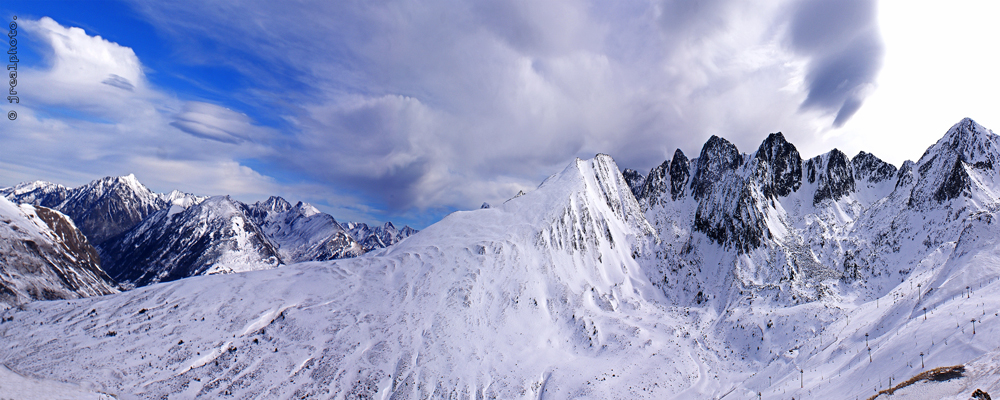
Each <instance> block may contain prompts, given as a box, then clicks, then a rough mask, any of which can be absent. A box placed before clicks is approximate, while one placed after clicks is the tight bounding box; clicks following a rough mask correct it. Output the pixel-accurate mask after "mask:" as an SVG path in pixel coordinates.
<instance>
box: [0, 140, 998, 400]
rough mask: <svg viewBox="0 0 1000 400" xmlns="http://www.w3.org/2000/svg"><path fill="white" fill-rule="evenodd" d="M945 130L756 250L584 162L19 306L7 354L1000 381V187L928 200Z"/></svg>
mask: <svg viewBox="0 0 1000 400" xmlns="http://www.w3.org/2000/svg"><path fill="white" fill-rule="evenodd" d="M963 123H965V121H963ZM974 128H975V127H974ZM973 130H976V129H973ZM987 133H988V134H989V135H992V133H989V132H980V133H979V134H987ZM989 141H993V139H989ZM980 142H982V141H980ZM982 143H985V142H982ZM939 144H940V142H939ZM959 147H960V146H959ZM950 148H953V147H950ZM977 148H983V147H982V146H980V147H977ZM934 149H935V148H934V147H933V146H932V149H929V150H928V154H925V155H924V157H922V158H921V161H919V162H918V163H915V164H911V166H910V168H909V169H908V170H906V171H901V172H900V174H899V175H900V177H901V178H900V179H899V180H898V182H893V181H894V180H890V181H888V183H884V184H886V185H894V186H892V188H891V189H890V188H888V187H887V186H883V185H881V184H879V185H874V186H872V185H866V186H865V187H864V188H863V189H859V190H857V191H855V193H853V194H849V195H848V196H845V197H842V198H839V199H836V200H832V199H828V200H824V201H822V202H820V203H818V204H813V197H812V194H813V193H815V190H816V188H815V184H810V183H808V182H803V184H802V187H801V188H799V189H798V190H797V191H796V192H794V193H792V194H790V195H789V196H787V197H783V198H780V199H776V200H775V201H774V202H773V203H771V202H767V203H765V202H758V203H755V204H757V206H759V207H761V208H760V209H759V210H760V211H761V215H763V217H764V221H765V223H766V227H767V229H768V230H769V231H770V232H772V233H773V234H772V235H771V236H768V237H767V239H766V240H765V242H764V243H763V245H762V246H761V247H759V248H756V249H753V250H752V251H749V252H744V253H741V252H738V251H736V250H735V249H732V248H729V249H727V248H724V247H722V246H719V245H718V244H716V243H713V242H711V241H710V240H708V238H707V237H706V236H705V235H704V234H701V233H699V232H692V231H691V226H692V223H691V221H692V220H693V218H694V217H693V214H694V212H695V210H696V209H697V208H698V206H699V204H698V203H697V202H696V201H695V200H693V199H692V198H690V197H684V198H682V199H679V200H677V201H670V202H667V203H665V204H661V205H656V206H653V207H648V206H643V205H641V204H639V203H637V202H636V200H635V198H634V197H633V196H632V195H631V192H630V191H629V188H628V186H627V184H626V183H625V181H624V179H623V178H622V175H621V174H620V173H619V172H618V171H619V169H618V167H617V166H616V165H615V164H614V161H613V160H611V158H610V157H608V156H605V155H598V156H597V157H596V158H594V159H592V160H587V161H584V160H576V161H575V162H573V163H571V165H570V166H568V167H567V168H566V169H565V170H564V171H562V172H561V173H559V174H556V175H554V176H552V177H550V178H549V179H547V180H546V181H545V182H544V183H543V184H542V185H541V186H540V187H539V188H538V189H537V190H534V191H532V192H530V193H527V194H524V195H521V196H518V197H515V198H513V199H511V200H509V201H507V202H505V203H504V204H503V205H502V206H498V207H493V208H488V209H480V210H476V211H467V212H456V213H453V214H451V215H449V216H448V217H446V218H445V219H444V220H442V221H441V222H439V223H437V224H435V225H433V226H431V227H429V228H427V229H425V230H424V231H421V232H420V233H418V234H416V235H413V236H411V237H409V238H408V239H407V240H404V241H402V242H400V243H398V244H396V245H394V246H392V247H389V248H386V249H382V250H377V251H374V252H371V253H368V254H366V255H364V256H361V257H358V258H352V259H345V260H338V261H331V262H308V263H300V264H294V265H289V266H285V267H281V268H276V269H271V270H264V271H254V272H247V273H241V274H232V275H212V276H196V277H192V278H187V279H182V280H179V281H175V282H170V283H164V284H155V285H151V286H147V287H143V288H139V289H136V290H133V291H129V292H125V293H120V294H115V295H109V296H103V297H93V298H85V299H77V300H71V301H49V302H34V303H30V304H27V305H25V306H23V307H22V308H21V309H11V310H8V311H7V312H5V313H4V314H2V315H0V316H2V317H4V322H3V323H0V335H2V336H3V337H4V338H5V342H4V344H3V345H2V346H0V364H2V365H5V366H6V367H7V368H9V369H10V370H11V371H14V372H16V373H18V374H20V375H21V376H24V377H26V378H28V379H35V380H44V381H46V382H51V381H59V382H66V383H68V384H72V385H79V386H80V387H86V388H88V390H92V391H95V392H102V393H108V394H111V395H114V396H118V397H132V396H135V397H141V398H152V397H155V398H159V397H162V396H164V395H168V396H170V397H171V398H174V397H176V398H192V397H204V398H216V397H222V396H233V397H236V398H255V397H265V398H293V397H294V398H300V397H306V398H338V399H339V398H378V399H399V398H421V399H422V398H470V399H471V398H496V399H508V398H556V399H562V398H600V399H634V398H649V399H692V398H726V399H753V398H758V395H759V396H760V397H761V398H792V397H794V398H862V399H864V398H868V397H871V396H873V395H875V394H877V392H878V391H879V390H883V389H886V388H887V387H889V380H890V379H891V380H892V384H893V385H895V384H896V383H898V382H902V381H905V380H906V379H908V378H910V377H911V376H914V375H916V374H918V373H920V372H922V371H924V370H927V369H930V368H935V367H941V366H951V365H965V366H966V374H965V376H964V377H962V378H958V379H954V380H950V381H945V382H919V383H917V384H915V385H913V386H910V387H908V388H906V389H903V390H901V391H899V392H897V393H896V396H898V397H899V398H928V396H930V397H933V398H955V399H967V398H968V397H969V396H970V395H971V392H972V391H973V390H975V389H976V388H979V389H982V390H985V391H987V392H990V393H991V394H993V395H996V394H997V393H1000V242H998V241H1000V224H998V223H1000V219H998V216H997V210H1000V206H998V204H997V202H996V200H995V199H996V196H994V195H993V194H992V193H995V192H996V188H997V187H996V186H994V185H993V181H992V180H991V179H987V178H983V177H984V176H985V177H989V176H991V175H989V172H988V171H986V168H981V167H977V168H976V170H974V171H972V172H971V173H969V175H970V176H971V177H972V180H971V182H972V184H971V185H970V189H968V190H966V191H964V192H963V195H961V196H958V197H957V198H954V199H951V200H947V201H936V200H932V199H928V198H919V199H917V200H918V201H917V202H916V203H917V204H918V206H912V207H911V206H908V204H913V203H914V202H911V199H912V198H913V197H914V196H915V195H919V194H921V193H930V192H928V191H927V190H925V189H924V188H925V187H929V186H926V183H922V180H924V179H939V178H940V177H939V176H937V175H934V171H929V170H925V171H919V170H918V169H917V168H918V167H917V166H919V165H923V164H925V163H932V161H929V160H930V159H931V157H934V156H935V155H939V156H940V155H942V154H944V155H947V156H950V157H951V156H953V155H952V154H951V153H948V151H949V150H945V149H941V150H940V152H938V151H937V150H934ZM961 154H964V153H960V155H959V156H958V157H959V158H960V157H962V155H961ZM977 157H979V156H977ZM925 158H926V159H925ZM982 159H983V158H982V157H979V158H971V160H972V161H975V160H982ZM951 160H955V158H954V157H952V158H951ZM949 162H950V161H949ZM970 162H971V161H970ZM692 164H694V163H693V162H692ZM998 167H1000V165H998ZM963 168H964V167H963ZM905 169H906V168H904V170H905ZM938 172H940V171H938ZM992 174H996V172H995V170H994V172H992ZM859 186H860V185H859ZM915 187H916V188H919V189H917V190H914V188H915ZM859 193H860V194H859ZM873 193H889V194H888V195H886V196H885V197H882V198H880V199H875V198H874V197H877V196H876V195H873ZM751 194H754V195H756V194H755V193H751ZM848 254H850V255H851V256H850V257H847V255H848ZM845 257H847V258H845ZM848 260H850V263H854V264H850V263H849V262H848ZM849 264H850V265H849ZM855 264H857V265H855ZM849 273H850V274H851V275H856V276H851V277H848V276H847V275H848V274H849ZM695 292H697V293H695ZM972 320H975V323H974V324H975V325H974V329H975V334H973V322H972ZM869 349H870V350H869ZM921 353H923V356H922V357H921ZM869 354H870V355H869ZM869 357H870V358H869ZM922 362H923V366H922V365H921V363H922ZM921 396H923V397H921Z"/></svg>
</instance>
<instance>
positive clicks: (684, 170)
mask: <svg viewBox="0 0 1000 400" xmlns="http://www.w3.org/2000/svg"><path fill="white" fill-rule="evenodd" d="M690 178H691V165H690V163H689V161H688V158H687V156H685V155H684V152H683V151H681V149H677V150H674V158H672V159H671V160H670V198H671V199H673V200H677V199H678V198H680V197H684V188H686V187H687V184H688V181H689V180H690Z"/></svg>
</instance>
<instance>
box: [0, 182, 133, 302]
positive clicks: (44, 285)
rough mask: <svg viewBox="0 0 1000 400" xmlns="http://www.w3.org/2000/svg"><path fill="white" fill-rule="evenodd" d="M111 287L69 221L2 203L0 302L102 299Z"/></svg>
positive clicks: (32, 208) (55, 213) (41, 210)
mask: <svg viewBox="0 0 1000 400" xmlns="http://www.w3.org/2000/svg"><path fill="white" fill-rule="evenodd" d="M115 286H116V285H115V283H114V282H113V281H112V280H111V278H110V277H109V276H108V275H107V274H106V273H105V272H104V270H103V269H101V266H100V259H99V258H98V256H97V251H95V250H94V248H93V247H91V246H90V243H89V242H88V241H87V238H86V237H85V236H84V235H83V233H81V232H80V230H79V229H77V228H76V226H75V225H74V224H73V221H72V220H71V219H70V218H69V217H67V216H66V215H64V214H62V213H60V212H58V211H54V210H51V209H48V208H45V207H35V206H31V205H27V204H24V205H20V206H18V205H15V204H13V203H11V202H10V201H8V200H7V199H5V198H0V303H6V304H8V305H13V304H20V303H24V302H28V301H32V300H56V299H72V298H78V297H86V296H96V295H104V294H110V293H115V292H117V289H116V288H115Z"/></svg>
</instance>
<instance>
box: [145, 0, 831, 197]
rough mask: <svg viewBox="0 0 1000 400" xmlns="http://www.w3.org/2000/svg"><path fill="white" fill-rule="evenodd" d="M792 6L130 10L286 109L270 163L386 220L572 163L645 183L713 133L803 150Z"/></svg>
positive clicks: (827, 115) (718, 1)
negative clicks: (375, 208) (605, 157)
mask: <svg viewBox="0 0 1000 400" xmlns="http://www.w3.org/2000/svg"><path fill="white" fill-rule="evenodd" d="M799 2H801V0H789V1H782V2H770V1H761V2H742V1H732V0H712V1H703V2H688V1H673V0H656V1H648V2H627V3H622V2H611V3H608V2H588V1H578V0H562V1H552V2H545V3H538V2H528V1H484V2H475V3H466V2H453V1H447V0H442V1H431V2H420V3H411V2H405V1H389V2H383V3H378V4H372V3H368V2H357V3H356V2H350V1H349V2H340V3H337V4H336V5H331V4H329V3H323V2H307V3H305V4H301V5H300V6H299V7H287V6H286V5H283V4H275V3H269V2H259V3H254V4H245V3H244V4H227V5H226V6H224V7H223V6H220V5H219V4H213V3H205V2H180V3H142V4H140V5H138V8H139V9H141V10H142V11H143V12H144V13H145V15H146V16H147V17H149V19H150V20H151V21H153V23H154V24H155V25H157V26H159V27H160V28H161V29H163V30H165V31H167V32H173V33H174V34H175V38H176V40H177V41H178V42H179V43H181V44H182V45H183V46H185V48H186V49H188V50H190V51H191V52H193V53H196V54H198V55H199V56H198V57H199V59H198V60H197V62H199V63H206V64H214V63H217V64H224V65H228V66H231V67H232V68H234V69H236V70H239V71H243V73H245V74H246V75H247V76H254V77H257V76H267V77H268V78H267V79H279V80H278V81H277V82H272V81H267V82H265V83H262V84H261V85H260V86H257V87H255V88H256V89H259V90H260V91H261V92H260V93H259V95H260V96H261V98H266V97H267V96H271V95H278V96H282V99H286V101H288V102H290V103H294V104H295V106H294V107H292V106H287V105H286V106H285V107H284V108H285V109H286V111H287V112H289V113H290V114H291V116H290V118H289V121H291V124H292V128H293V129H292V132H293V134H294V137H292V140H291V141H290V147H289V149H288V150H289V153H288V154H289V155H288V156H287V157H284V160H285V161H284V164H285V165H287V166H289V168H291V169H293V170H296V171H299V173H301V174H302V175H304V176H308V177H310V178H312V179H317V180H318V181H320V182H325V183H327V184H329V185H332V186H335V187H343V188H347V189H349V190H352V191H360V192H361V193H364V194H365V195H366V196H368V197H369V198H372V199H376V200H377V201H378V202H379V203H381V204H384V205H385V206H386V207H388V208H389V212H395V213H402V212H405V211H408V210H411V209H412V208H414V207H415V208H417V209H422V208H435V207H449V206H450V207H459V208H471V207H477V206H478V205H479V204H480V203H482V202H483V201H490V202H499V201H503V200H505V199H506V198H508V197H510V196H511V195H513V194H514V193H516V191H517V190H518V189H530V188H532V187H534V186H535V185H536V184H537V183H538V182H540V181H541V180H542V179H543V178H544V177H545V176H546V175H548V174H550V173H553V172H556V171H558V170H560V169H561V168H562V166H564V165H565V164H566V163H567V162H569V161H570V160H571V159H572V158H573V157H575V156H581V157H590V156H593V154H595V153H598V152H604V153H609V154H612V155H613V156H614V157H615V158H616V160H618V162H619V164H620V165H621V166H623V167H632V168H638V169H648V168H650V167H652V166H654V165H657V164H659V163H660V162H662V161H663V160H664V159H666V158H668V157H670V156H671V155H672V154H673V151H674V149H675V148H678V147H680V148H682V149H683V150H684V151H685V152H686V153H688V154H689V155H691V156H694V155H696V154H697V152H698V151H699V150H700V147H701V145H702V144H703V143H704V141H705V140H706V139H707V138H708V137H709V136H710V135H713V134H717V135H721V136H724V137H727V138H730V140H732V141H733V142H734V143H736V144H737V145H738V146H739V147H740V148H741V149H742V150H743V151H748V152H749V151H754V150H755V149H756V147H757V146H758V145H759V143H760V141H761V140H763V138H764V137H766V135H767V134H768V133H770V132H775V131H784V132H785V133H786V136H788V137H790V138H792V139H793V140H796V139H798V140H797V141H796V143H797V144H800V146H802V147H804V148H808V149H811V148H812V147H811V146H810V143H811V142H814V141H815V138H816V137H817V136H816V133H817V131H822V130H824V129H828V128H829V125H830V124H831V123H832V122H833V116H834V115H833V114H835V113H836V111H837V109H839V108H840V105H839V104H837V105H836V106H835V107H833V106H831V107H827V108H823V107H820V109H813V110H800V106H801V104H802V103H803V101H805V99H806V93H807V91H808V90H809V87H808V83H809V82H810V81H811V80H809V79H807V78H808V76H807V74H808V72H809V68H810V66H811V65H812V64H809V63H808V61H809V59H808V57H809V56H808V55H806V56H802V55H797V54H795V53H793V52H792V51H791V50H790V49H789V48H787V46H786V42H787V40H786V39H785V36H786V35H788V30H787V26H788V24H789V20H790V18H792V17H791V16H792V15H793V14H792V13H790V12H789V11H788V9H789V7H791V5H793V4H798V3H799ZM232 15H239V16H240V18H231V16H232ZM260 26H268V29H266V30H261V29H259V27H260ZM193 37H197V38H201V39H200V40H199V41H195V40H192V39H191V38H193ZM206 38H207V39H206ZM201 41H207V42H210V43H213V46H214V47H213V48H212V51H207V49H205V48H201V47H199V46H201V43H200V42H201ZM249 49H253V51H248V50H249ZM202 50H206V51H202ZM247 57H250V58H247ZM803 57H805V58H803ZM268 71H291V72H292V73H289V74H282V75H281V76H275V75H273V74H268V73H267V72H268ZM282 77H283V78H284V79H285V80H284V81H281V80H280V79H281V78H282ZM301 86H307V87H308V89H307V90H303V91H301V92H298V91H291V92H290V91H288V90H287V87H301ZM275 87H277V88H280V89H274V88H275ZM279 105H281V104H279ZM803 143H804V144H803ZM826 150H829V148H826V149H823V150H822V151H826Z"/></svg>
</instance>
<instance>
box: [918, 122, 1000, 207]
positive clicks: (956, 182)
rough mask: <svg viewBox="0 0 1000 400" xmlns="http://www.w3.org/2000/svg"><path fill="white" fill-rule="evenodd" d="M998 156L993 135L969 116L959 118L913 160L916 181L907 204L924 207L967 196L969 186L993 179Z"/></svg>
mask: <svg viewBox="0 0 1000 400" xmlns="http://www.w3.org/2000/svg"><path fill="white" fill-rule="evenodd" d="M998 158H1000V139H998V137H997V135H995V134H993V132H991V131H990V130H989V129H986V128H984V127H983V126H982V125H979V124H977V123H976V122H975V121H973V120H971V119H969V118H965V119H963V120H962V121H960V122H959V123H957V124H955V126H953V127H951V129H949V130H948V133H946V134H945V135H944V137H942V138H941V139H940V140H938V141H937V143H935V144H934V145H933V146H931V147H930V148H928V149H927V151H926V152H924V155H923V156H921V157H920V160H918V161H917V163H916V170H917V176H918V177H919V180H918V181H917V183H916V185H914V187H913V190H912V191H911V193H910V199H909V202H908V205H909V206H910V207H917V208H926V207H933V206H934V205H933V204H938V203H942V202H945V201H948V200H952V199H955V198H958V197H959V196H963V195H965V196H971V195H972V192H973V185H976V186H980V185H981V184H980V183H977V182H991V181H993V180H994V177H995V176H996V175H997V173H998V168H1000V160H998ZM987 200H991V199H987ZM931 202H933V204H932V203H931Z"/></svg>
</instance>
